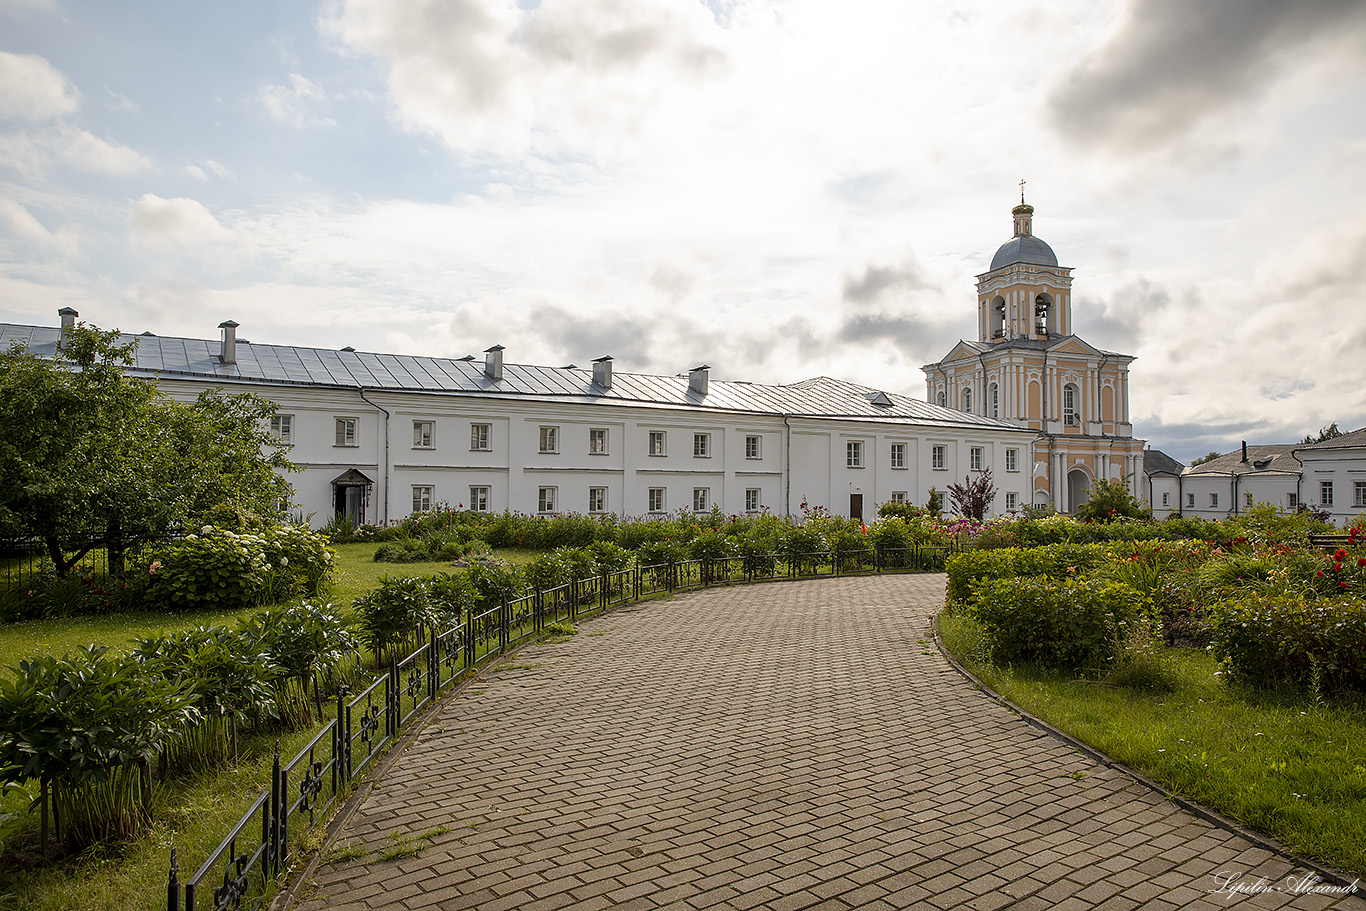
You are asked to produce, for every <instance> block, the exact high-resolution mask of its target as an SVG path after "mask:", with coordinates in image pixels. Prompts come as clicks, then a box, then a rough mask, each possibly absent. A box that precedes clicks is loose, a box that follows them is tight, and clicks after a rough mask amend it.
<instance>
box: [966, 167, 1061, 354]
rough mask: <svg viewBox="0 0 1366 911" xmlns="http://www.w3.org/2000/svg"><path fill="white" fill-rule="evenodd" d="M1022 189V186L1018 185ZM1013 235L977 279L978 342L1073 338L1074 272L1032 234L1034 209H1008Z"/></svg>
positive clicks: (1022, 201)
mask: <svg viewBox="0 0 1366 911" xmlns="http://www.w3.org/2000/svg"><path fill="white" fill-rule="evenodd" d="M1020 183H1021V185H1022V186H1023V184H1024V181H1020ZM1010 214H1011V217H1012V218H1013V219H1014V221H1015V236H1014V237H1012V238H1011V239H1010V240H1008V241H1006V242H1005V243H1004V244H1002V245H1001V247H1000V249H999V250H997V251H996V255H995V256H993V257H992V259H991V268H990V269H989V270H988V271H986V272H984V273H982V274H981V275H979V276H977V340H978V341H981V342H986V343H987V344H998V343H1000V342H1004V341H1006V340H1008V339H1020V338H1027V339H1035V340H1045V339H1049V338H1056V337H1058V336H1061V335H1071V334H1072V270H1071V269H1070V268H1065V267H1063V266H1059V265H1058V257H1057V255H1056V254H1054V252H1053V248H1052V247H1050V246H1049V245H1048V244H1046V243H1045V242H1044V241H1042V240H1040V239H1039V238H1038V237H1037V236H1036V235H1035V234H1034V207H1033V206H1031V205H1030V204H1029V203H1027V202H1025V199H1024V190H1023V189H1021V190H1020V204H1019V205H1018V206H1016V207H1015V208H1013V209H1011V210H1010Z"/></svg>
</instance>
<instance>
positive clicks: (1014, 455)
mask: <svg viewBox="0 0 1366 911" xmlns="http://www.w3.org/2000/svg"><path fill="white" fill-rule="evenodd" d="M1019 470H1020V450H1018V449H1015V448H1013V447H1012V448H1010V449H1007V450H1006V471H1019Z"/></svg>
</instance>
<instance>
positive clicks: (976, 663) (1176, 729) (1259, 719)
mask: <svg viewBox="0 0 1366 911" xmlns="http://www.w3.org/2000/svg"><path fill="white" fill-rule="evenodd" d="M939 629H940V633H941V635H942V637H943V640H944V644H945V646H946V647H947V648H948V649H949V651H950V653H952V654H953V655H954V656H955V657H956V658H958V660H960V661H961V662H963V663H964V665H965V666H967V667H968V669H969V670H971V671H972V672H973V673H974V674H976V675H977V676H978V677H979V678H981V679H982V680H983V681H984V682H985V683H987V684H988V685H990V686H991V687H992V688H993V689H995V690H996V691H997V692H999V693H1000V694H1001V695H1002V696H1004V697H1005V698H1007V699H1009V700H1010V701H1011V702H1013V703H1015V704H1016V705H1018V706H1020V707H1021V708H1023V709H1024V710H1026V711H1028V712H1029V713H1030V714H1033V715H1035V716H1037V717H1039V718H1042V719H1043V720H1045V721H1047V722H1048V723H1049V724H1052V725H1053V726H1054V727H1056V728H1058V729H1059V730H1062V731H1065V732H1066V733H1068V734H1070V735H1072V736H1073V737H1076V738H1077V739H1078V740H1081V741H1083V742H1084V743H1087V744H1089V745H1091V746H1092V747H1095V748H1096V749H1097V750H1099V751H1100V752H1102V753H1104V754H1106V755H1107V756H1110V757H1112V758H1114V759H1117V760H1119V761H1120V762H1123V763H1125V764H1127V765H1129V766H1132V767H1133V768H1135V769H1138V770H1139V771H1141V772H1143V773H1144V774H1145V775H1148V776H1149V777H1151V778H1153V779H1155V780H1157V781H1159V782H1161V783H1162V784H1163V785H1164V786H1165V787H1167V788H1169V789H1170V790H1171V791H1172V792H1173V793H1176V794H1180V795H1181V796H1183V797H1187V798H1189V799H1191V800H1194V801H1196V802H1198V803H1200V804H1203V805H1204V806H1208V807H1212V808H1213V809H1215V810H1218V811H1219V812H1220V813H1223V814H1224V815H1226V816H1229V817H1231V818H1232V819H1235V820H1237V821H1238V822H1240V823H1242V824H1244V825H1247V826H1250V827H1252V828H1255V829H1259V830H1261V831H1262V832H1265V833H1267V834H1269V835H1271V836H1272V837H1274V838H1276V839H1277V840H1279V841H1281V842H1283V843H1284V844H1286V845H1288V846H1290V847H1291V848H1292V849H1293V850H1295V851H1296V852H1298V853H1300V854H1302V855H1304V856H1306V857H1310V858H1314V859H1317V860H1319V861H1321V862H1323V863H1326V864H1328V865H1330V866H1333V867H1337V868H1338V869H1340V870H1343V871H1345V872H1347V873H1349V874H1350V876H1349V877H1348V878H1349V879H1350V878H1351V877H1352V876H1359V875H1366V702H1363V701H1361V700H1349V701H1343V702H1336V703H1333V704H1327V705H1316V704H1315V703H1314V701H1313V700H1312V699H1310V698H1308V697H1300V696H1296V695H1293V694H1284V693H1281V694H1268V693H1260V692H1250V691H1246V690H1242V689H1236V688H1233V687H1231V686H1228V685H1227V684H1225V683H1224V682H1223V681H1222V680H1221V678H1220V677H1219V676H1218V674H1217V670H1218V668H1217V664H1216V662H1215V660H1214V658H1213V657H1211V656H1210V655H1208V654H1206V653H1205V652H1202V651H1194V650H1188V649H1182V650H1168V651H1167V652H1166V654H1165V655H1164V660H1166V661H1167V662H1169V664H1170V667H1171V669H1172V671H1173V672H1174V674H1173V676H1174V678H1175V680H1176V681H1177V686H1176V689H1175V691H1173V692H1170V693H1167V694H1165V695H1157V694H1151V693H1145V692H1142V691H1136V690H1133V689H1129V688H1124V687H1116V686H1109V685H1105V684H1102V683H1097V682H1094V681H1087V680H1078V679H1075V678H1072V677H1070V676H1067V675H1063V674H1058V673H1050V672H1046V671H1040V670H1038V669H1034V668H1000V667H994V666H992V665H991V664H990V663H989V662H985V661H983V660H982V655H983V651H982V648H981V634H980V630H978V629H977V628H976V627H975V624H974V622H973V621H972V620H971V619H970V618H968V617H966V616H964V615H963V614H942V615H941V616H940V618H939Z"/></svg>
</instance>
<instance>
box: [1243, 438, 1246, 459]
mask: <svg viewBox="0 0 1366 911" xmlns="http://www.w3.org/2000/svg"><path fill="white" fill-rule="evenodd" d="M1243 461H1244V462H1246V461H1247V440H1243Z"/></svg>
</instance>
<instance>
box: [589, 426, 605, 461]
mask: <svg viewBox="0 0 1366 911" xmlns="http://www.w3.org/2000/svg"><path fill="white" fill-rule="evenodd" d="M588 451H589V452H590V453H592V454H593V455H605V454H606V453H607V428H606V427H594V428H592V429H591V430H589V431H588Z"/></svg>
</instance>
